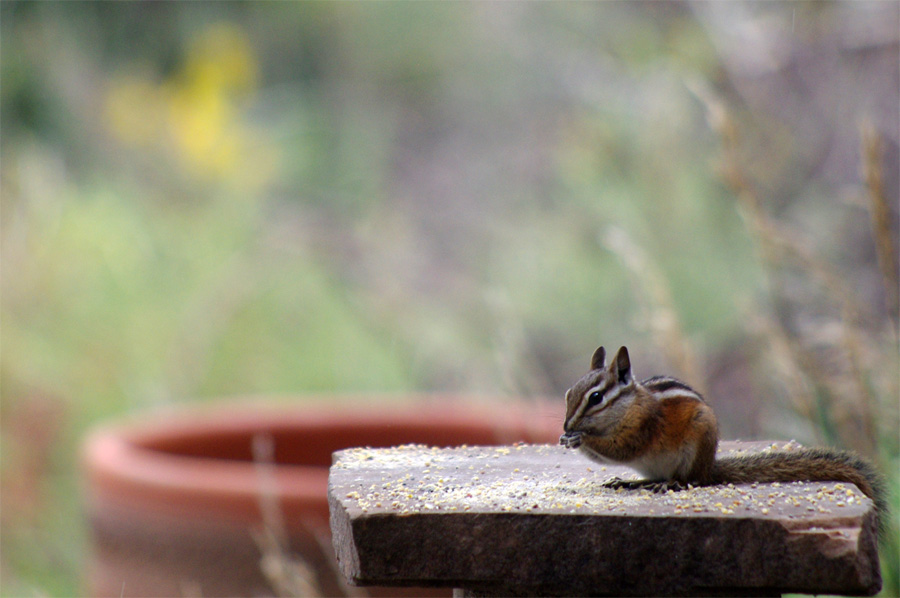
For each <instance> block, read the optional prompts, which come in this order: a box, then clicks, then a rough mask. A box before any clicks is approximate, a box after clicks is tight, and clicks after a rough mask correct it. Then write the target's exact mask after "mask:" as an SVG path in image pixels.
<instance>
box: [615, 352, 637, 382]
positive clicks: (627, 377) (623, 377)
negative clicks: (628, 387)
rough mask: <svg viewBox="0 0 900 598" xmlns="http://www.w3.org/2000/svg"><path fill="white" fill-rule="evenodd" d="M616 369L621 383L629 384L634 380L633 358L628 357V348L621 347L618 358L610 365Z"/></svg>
mask: <svg viewBox="0 0 900 598" xmlns="http://www.w3.org/2000/svg"><path fill="white" fill-rule="evenodd" d="M610 369H611V370H613V371H615V373H616V378H617V379H618V380H619V384H628V383H629V382H631V380H632V376H631V359H630V358H629V357H628V348H627V347H621V348H620V349H619V352H618V353H616V359H615V361H613V363H612V364H611V366H610Z"/></svg>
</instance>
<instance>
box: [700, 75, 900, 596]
mask: <svg viewBox="0 0 900 598" xmlns="http://www.w3.org/2000/svg"><path fill="white" fill-rule="evenodd" d="M689 87H690V88H691V90H692V91H693V92H694V94H695V95H696V96H697V97H698V98H699V99H700V101H701V102H702V103H703V104H704V106H705V108H706V112H707V118H708V121H709V124H710V126H711V127H712V129H713V130H714V131H715V132H716V133H717V134H718V135H719V138H720V140H721V144H722V157H721V175H722V178H723V180H724V182H725V183H726V184H727V186H728V187H729V188H730V189H731V190H732V191H733V193H734V194H735V197H736V198H737V202H738V206H739V208H740V210H741V213H742V215H743V217H744V219H745V222H746V223H747V225H748V228H749V230H750V233H751V235H752V237H753V238H754V239H755V241H756V243H757V246H758V249H759V253H760V256H761V258H762V262H763V265H764V270H765V272H766V274H767V283H766V284H767V292H768V294H769V297H770V301H771V304H772V305H773V306H775V305H779V304H781V303H785V302H789V301H790V300H789V299H788V293H787V292H785V289H784V288H783V285H782V282H781V281H782V278H783V277H784V276H786V275H787V274H788V271H789V268H795V269H797V270H799V272H800V273H802V274H800V275H796V274H795V278H794V281H795V282H799V283H801V284H802V286H803V288H804V289H806V290H807V293H808V295H807V296H804V297H803V298H802V299H801V301H808V302H810V303H813V302H814V301H822V300H824V301H825V302H826V303H828V304H830V305H831V306H833V308H834V310H835V311H836V316H835V317H833V318H832V321H831V322H830V323H829V324H828V326H827V327H830V329H831V330H832V331H833V333H832V334H827V333H824V332H823V330H822V328H825V327H826V326H820V325H817V326H812V327H810V326H807V327H804V326H802V325H796V326H794V325H792V323H791V322H790V321H789V320H790V318H789V317H787V316H783V317H778V315H777V312H776V311H775V309H774V307H773V308H770V310H766V311H770V312H771V315H765V316H759V317H757V318H754V319H753V321H754V322H755V328H756V333H757V334H758V335H759V336H760V337H761V338H762V339H763V340H764V342H765V344H766V345H767V347H768V348H769V350H768V351H767V357H768V358H770V360H772V364H771V365H772V367H771V370H772V371H774V372H776V373H778V374H779V375H780V377H781V380H782V382H783V383H784V388H785V392H786V394H787V396H788V398H789V400H790V402H791V404H792V406H793V408H794V409H795V411H796V412H797V413H798V414H799V415H801V416H802V417H804V418H805V419H807V420H809V421H810V422H811V423H813V424H814V427H815V428H816V433H817V435H819V436H820V437H821V438H824V439H825V440H827V441H831V442H837V443H839V444H842V445H844V446H848V447H851V448H854V449H855V450H857V451H859V452H861V453H863V454H865V455H867V456H868V457H870V458H872V459H874V460H875V461H876V463H878V465H879V467H880V469H881V470H882V471H883V472H884V473H885V474H886V475H887V477H888V488H889V489H894V491H895V492H896V489H897V488H898V479H897V471H896V464H897V462H898V459H900V457H898V452H900V443H898V438H897V429H898V423H900V408H898V403H897V398H898V394H900V375H898V373H900V372H898V368H900V365H898V344H897V343H898V341H897V327H896V326H897V320H896V318H897V310H898V306H900V299H898V292H900V291H898V276H897V261H896V253H895V251H894V241H893V238H892V235H891V226H890V210H889V206H888V203H887V196H886V193H885V190H884V184H883V176H882V163H883V154H882V149H881V148H882V144H881V141H880V138H879V137H878V135H877V134H876V133H875V131H874V128H872V127H871V126H868V127H864V128H863V130H862V173H863V177H864V179H865V181H864V182H865V185H866V187H867V188H868V194H869V200H870V201H869V208H870V213H871V218H872V232H873V243H874V245H875V248H876V251H877V255H878V261H879V269H880V271H881V274H882V278H883V280H884V285H885V294H886V298H887V306H888V311H889V315H888V319H889V320H891V321H890V322H884V321H882V319H881V318H880V317H878V316H877V315H872V314H869V315H868V316H866V315H864V314H865V312H864V310H863V309H861V307H860V304H859V302H858V300H857V298H856V296H855V294H854V293H853V291H852V289H851V288H850V286H849V284H848V283H847V281H846V280H845V279H844V278H842V277H841V275H840V274H839V273H838V272H837V271H836V270H835V268H834V267H833V266H832V265H830V264H828V263H827V262H825V261H824V260H822V259H821V258H819V257H818V255H817V254H816V252H815V251H814V250H813V249H812V243H810V242H809V241H807V240H804V239H803V238H802V236H801V235H799V234H798V233H797V232H796V231H793V230H791V229H790V228H789V227H788V226H787V225H785V224H784V223H783V222H779V221H776V220H775V219H774V218H772V217H770V216H769V215H768V214H767V213H766V211H765V209H764V207H763V202H762V201H761V200H760V197H759V194H758V193H757V191H756V189H755V187H754V185H753V184H752V182H751V181H750V178H749V176H748V175H747V173H746V171H745V169H744V167H743V162H742V159H741V155H740V151H741V149H742V148H741V147H740V136H739V129H738V125H737V122H736V120H735V119H734V118H733V117H732V115H731V113H730V111H729V109H728V106H727V105H726V104H725V102H724V101H722V100H721V99H720V98H719V97H718V96H717V95H716V94H715V93H714V92H713V91H712V90H711V89H710V88H709V87H708V86H706V85H705V84H703V83H702V82H691V83H689ZM890 502H891V504H894V505H896V497H895V498H894V499H892V500H891V501H890ZM888 528H889V529H888V532H887V533H886V534H884V535H883V537H882V570H883V573H884V579H885V586H884V590H883V593H884V594H885V595H898V594H897V593H898V592H900V562H898V561H900V541H898V537H900V534H898V528H900V521H898V515H897V509H896V507H895V509H894V512H893V514H892V515H891V516H890V517H889V518H888Z"/></svg>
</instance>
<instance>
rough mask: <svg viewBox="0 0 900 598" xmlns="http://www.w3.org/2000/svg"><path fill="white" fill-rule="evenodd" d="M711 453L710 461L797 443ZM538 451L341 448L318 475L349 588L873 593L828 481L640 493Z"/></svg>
mask: <svg viewBox="0 0 900 598" xmlns="http://www.w3.org/2000/svg"><path fill="white" fill-rule="evenodd" d="M797 446H798V445H796V444H793V443H787V444H785V443H777V444H776V443H767V442H755V443H737V442H724V443H722V446H721V447H720V454H722V453H732V452H735V451H760V450H769V449H770V448H778V449H787V450H790V449H791V448H794V447H797ZM615 476H618V477H622V478H625V479H629V478H635V479H637V477H638V475H637V474H636V473H635V472H633V471H632V470H630V469H628V468H625V467H621V466H605V467H604V466H600V465H598V464H596V463H592V462H591V461H589V460H587V458H585V457H584V456H582V455H581V454H580V453H578V452H577V451H572V450H567V449H565V448H563V447H559V446H551V445H514V446H501V447H458V448H445V449H438V448H431V447H425V446H421V445H408V446H401V447H395V448H390V449H367V448H360V449H349V450H344V451H339V452H337V453H335V454H334V461H333V465H332V468H331V473H330V478H329V492H328V494H329V497H328V499H329V504H330V509H331V528H332V533H333V538H334V546H335V551H336V554H337V558H338V562H339V564H340V567H341V570H342V572H343V573H344V575H345V576H346V577H347V578H348V579H349V580H350V582H351V583H353V584H357V585H393V586H399V585H415V586H448V587H455V588H464V589H465V590H466V591H467V592H468V595H473V596H474V595H503V594H505V595H567V596H572V595H583V596H588V595H701V594H705V595H764V594H770V595H772V594H774V595H777V594H780V593H782V592H808V593H831V594H855V595H860V594H875V593H877V592H878V590H879V589H880V587H881V577H880V571H879V564H878V553H877V540H876V536H877V534H876V520H875V513H874V507H873V504H872V501H870V500H869V499H868V498H867V497H865V495H863V494H862V493H861V492H860V491H859V490H858V489H857V488H856V486H854V485H852V484H841V483H830V482H827V483H822V482H815V483H792V484H752V485H741V486H718V487H709V488H693V489H689V490H686V491H682V492H669V493H665V494H652V493H650V492H648V491H645V490H641V491H627V490H611V489H608V488H604V487H602V483H603V482H604V481H607V480H608V479H610V478H612V477H615Z"/></svg>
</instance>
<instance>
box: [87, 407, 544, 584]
mask: <svg viewBox="0 0 900 598" xmlns="http://www.w3.org/2000/svg"><path fill="white" fill-rule="evenodd" d="M422 399H423V398H422V397H419V400H416V401H415V402H412V403H409V404H405V405H396V401H391V402H389V404H390V406H384V403H385V401H384V400H383V398H382V399H380V398H378V397H369V398H368V399H365V398H364V399H361V400H356V401H352V402H349V403H348V402H346V401H342V402H341V405H342V406H338V407H334V408H325V407H297V408H289V407H284V406H282V407H271V406H269V407H263V406H259V405H244V406H216V407H214V408H210V409H189V410H179V411H170V412H167V413H160V414H156V415H154V416H152V417H145V418H144V420H143V421H139V422H132V423H124V424H119V425H112V426H107V427H103V428H100V429H97V430H95V431H94V432H93V433H92V434H90V435H89V437H88V438H87V439H86V441H85V443H84V450H83V469H84V473H85V477H86V507H87V512H88V516H89V519H90V527H91V532H92V537H93V556H92V559H91V562H90V563H91V564H90V568H89V570H88V573H87V583H88V591H89V592H90V594H91V595H94V596H128V597H131V596H191V595H194V596H201V595H202V596H207V597H209V596H260V595H273V594H274V593H276V590H275V589H274V588H273V584H274V585H277V584H278V583H279V579H278V577H279V576H283V577H284V576H286V577H288V578H289V577H290V574H291V572H294V571H295V569H291V568H290V567H289V568H288V569H286V570H284V571H282V572H281V573H277V572H275V573H273V572H272V571H273V569H269V570H268V571H269V574H268V575H265V574H264V573H263V570H262V568H261V555H262V553H263V550H262V549H261V544H260V538H262V537H269V538H272V537H275V538H279V537H281V538H282V539H283V542H282V544H281V546H282V548H284V549H285V550H281V551H278V550H275V551H269V552H268V554H269V555H270V557H267V558H269V560H268V561H267V562H268V565H267V566H272V564H273V562H272V560H271V555H272V552H274V553H276V554H280V555H288V556H289V557H291V558H293V557H297V556H299V557H300V558H302V560H303V562H305V563H306V564H308V565H309V566H310V567H311V570H312V573H311V574H310V575H301V576H300V577H301V578H302V580H305V581H311V582H312V583H313V584H314V586H315V587H316V588H317V589H318V591H319V592H320V593H322V594H324V595H340V594H343V593H346V591H347V588H346V587H344V586H342V582H341V580H340V579H339V577H338V575H337V574H336V572H335V568H334V564H333V558H334V557H333V551H332V549H331V543H330V534H329V531H328V503H327V500H326V491H327V485H328V468H329V466H330V464H331V454H332V452H334V451H335V450H338V449H341V448H347V447H351V446H373V447H374V446H393V445H398V444H407V443H423V444H428V445H435V446H452V445H459V444H506V443H511V442H514V441H519V440H522V441H528V442H554V441H555V440H556V437H557V436H558V433H559V432H558V427H559V420H560V418H561V415H560V414H558V413H556V412H555V411H556V410H554V409H552V408H548V407H546V406H544V407H540V406H535V405H534V404H531V403H529V404H528V405H521V404H520V405H511V404H510V403H509V402H494V403H493V406H490V407H489V406H487V405H490V403H489V402H487V401H479V403H478V404H477V405H474V404H473V403H472V402H471V401H463V400H461V399H460V398H459V397H449V396H447V397H428V400H422ZM297 403H298V404H301V403H307V404H309V403H310V401H309V400H308V399H302V400H298V401H297ZM313 403H315V402H313ZM554 407H558V405H554ZM254 438H256V439H257V443H258V444H257V446H261V447H264V446H271V447H273V452H272V453H271V460H270V461H269V462H268V463H266V458H263V459H262V461H260V455H259V454H257V460H256V462H255V461H254V451H253V446H254ZM261 505H270V506H274V507H275V508H274V509H271V508H270V509H268V510H267V511H266V512H267V513H269V515H268V517H267V518H264V517H263V515H262V511H261ZM263 530H269V531H270V532H273V533H274V536H273V535H269V536H265V535H263V534H262V532H263ZM279 534H281V535H279ZM272 545H273V544H271V543H270V544H269V545H268V546H270V547H271V546H272ZM274 545H275V546H277V545H278V544H277V542H276V543H275V544H274ZM276 561H277V562H276V563H275V565H276V566H277V565H278V564H279V563H283V562H285V561H284V560H283V559H276ZM273 578H274V580H273ZM285 583H287V584H288V587H295V586H291V585H290V579H287V580H286V581H285ZM407 590H408V589H407ZM283 592H284V590H282V593H283ZM372 593H376V594H377V593H379V592H377V591H375V592H372ZM381 593H382V594H384V593H385V592H381ZM387 593H388V594H396V593H397V592H396V591H395V590H387ZM412 593H413V594H421V593H422V592H421V591H420V590H419V591H417V590H413V591H412Z"/></svg>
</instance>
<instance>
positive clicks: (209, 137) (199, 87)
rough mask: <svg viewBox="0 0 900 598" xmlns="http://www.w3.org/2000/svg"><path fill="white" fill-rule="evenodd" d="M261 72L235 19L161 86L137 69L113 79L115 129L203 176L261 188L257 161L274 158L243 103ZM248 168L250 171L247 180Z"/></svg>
mask: <svg viewBox="0 0 900 598" xmlns="http://www.w3.org/2000/svg"><path fill="white" fill-rule="evenodd" d="M257 74H258V66H257V57H256V55H255V54H254V52H253V50H252V48H251V46H250V43H249V41H248V40H247V37H246V35H245V34H244V33H243V32H242V31H241V30H240V29H239V28H238V27H236V26H234V25H232V24H227V23H220V24H217V25H213V26H211V27H209V28H208V29H206V30H204V31H203V32H201V33H200V35H199V36H198V37H197V38H196V39H194V40H193V41H192V43H191V44H190V46H189V49H188V51H187V54H186V56H185V59H184V63H183V65H182V67H181V68H180V69H178V70H177V71H176V72H175V73H173V75H172V76H171V77H169V78H168V79H166V80H165V81H163V82H162V83H161V84H159V83H154V82H151V81H150V80H149V79H148V78H145V77H139V76H136V75H133V74H131V75H125V76H122V77H119V78H115V79H113V81H112V82H111V84H110V86H109V90H108V92H107V97H106V118H107V121H108V124H109V127H110V130H111V131H112V132H113V134H114V135H115V136H116V137H117V138H118V139H119V140H121V141H122V142H124V143H127V144H130V145H135V146H148V145H152V144H156V145H157V146H159V147H160V148H162V149H168V150H170V151H174V154H175V156H176V157H177V159H178V162H179V163H180V164H181V166H182V167H183V168H184V169H185V170H186V171H187V172H188V173H190V174H191V175H193V176H196V177H198V178H202V179H207V180H224V181H225V182H227V183H241V182H245V183H249V184H250V185H252V186H256V185H257V184H259V183H261V182H262V181H260V177H259V174H260V172H261V171H260V170H258V169H254V166H263V164H259V162H260V161H261V160H262V161H265V162H266V163H271V162H274V156H273V152H272V150H269V151H268V152H265V156H264V155H263V154H260V152H259V139H258V136H257V135H255V134H254V133H253V132H252V131H251V130H250V129H249V127H247V126H246V125H245V123H244V122H243V120H242V113H241V102H244V101H249V100H250V99H252V96H253V92H254V91H255V90H256V86H257ZM248 166H249V168H248ZM244 172H253V176H252V177H250V178H248V179H247V180H246V181H243V180H242V179H241V177H242V173H244ZM263 172H267V173H271V169H263ZM251 179H252V180H251Z"/></svg>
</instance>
